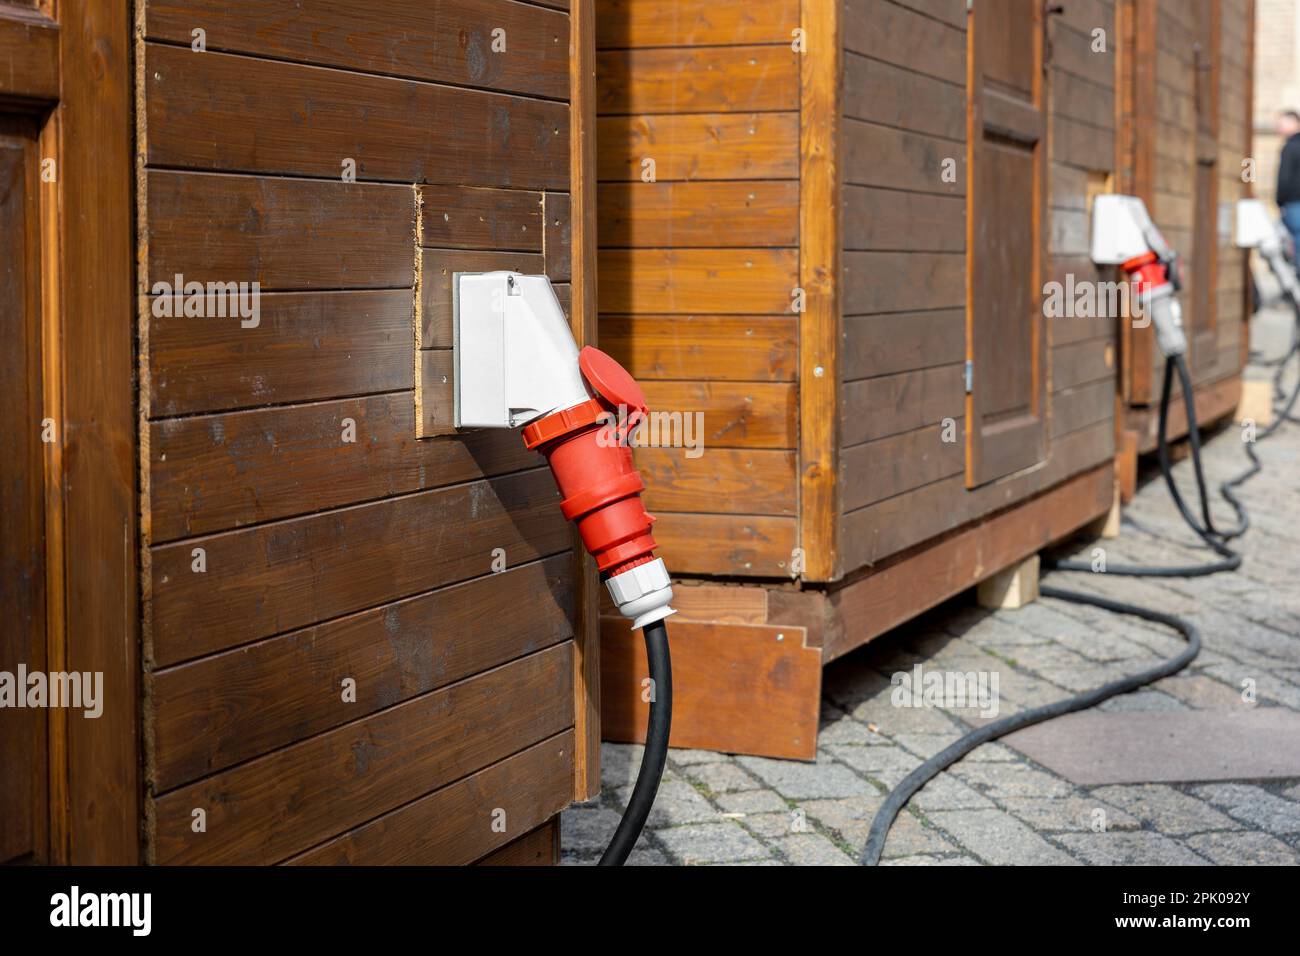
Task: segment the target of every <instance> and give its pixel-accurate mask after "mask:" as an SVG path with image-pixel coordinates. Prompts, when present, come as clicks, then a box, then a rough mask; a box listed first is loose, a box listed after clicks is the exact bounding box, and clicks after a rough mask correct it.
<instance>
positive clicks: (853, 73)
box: [843, 54, 966, 140]
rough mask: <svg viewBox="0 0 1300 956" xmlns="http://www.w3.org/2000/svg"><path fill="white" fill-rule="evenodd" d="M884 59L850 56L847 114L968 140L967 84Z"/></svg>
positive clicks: (846, 78)
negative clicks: (927, 73) (948, 81)
mask: <svg viewBox="0 0 1300 956" xmlns="http://www.w3.org/2000/svg"><path fill="white" fill-rule="evenodd" d="M908 67H909V69H902V68H900V67H897V66H892V65H891V64H889V63H885V62H883V61H882V60H873V59H869V58H867V57H865V56H858V55H857V54H850V55H848V56H846V57H845V58H844V93H843V101H844V115H845V116H848V117H852V118H853V119H859V120H867V121H869V122H872V123H879V124H881V125H884V126H892V127H895V128H897V129H905V130H911V131H913V132H916V133H929V134H930V135H932V136H939V137H942V138H944V139H952V140H964V139H965V138H966V94H965V91H964V90H963V89H962V87H961V86H957V85H955V84H953V83H947V82H944V81H943V80H938V79H935V78H934V77H931V76H927V75H925V73H924V72H920V73H918V72H916V69H917V68H920V69H922V70H924V69H925V63H922V62H913V63H911V64H908Z"/></svg>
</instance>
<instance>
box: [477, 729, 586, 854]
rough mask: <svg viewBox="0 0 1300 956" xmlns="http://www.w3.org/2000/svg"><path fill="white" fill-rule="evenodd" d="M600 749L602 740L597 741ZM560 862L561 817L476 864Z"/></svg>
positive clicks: (551, 820) (515, 840)
mask: <svg viewBox="0 0 1300 956" xmlns="http://www.w3.org/2000/svg"><path fill="white" fill-rule="evenodd" d="M596 745H597V746H596V749H597V750H598V751H599V749H600V746H599V745H600V741H599V740H598V741H596ZM559 862H560V818H559V816H558V815H557V816H554V817H551V819H550V820H549V821H548V822H547V823H544V824H542V825H541V826H540V827H538V828H537V829H536V830H533V831H532V832H531V833H526V834H524V835H523V836H521V837H518V838H517V839H514V840H511V841H510V842H509V843H507V844H506V845H505V846H503V847H502V848H501V849H499V850H496V851H494V852H492V853H489V854H488V855H487V856H485V857H483V859H481V860H479V861H478V862H476V863H475V864H474V865H475V866H554V865H555V864H557V863H559Z"/></svg>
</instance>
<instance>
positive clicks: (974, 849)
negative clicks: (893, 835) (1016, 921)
mask: <svg viewBox="0 0 1300 956" xmlns="http://www.w3.org/2000/svg"><path fill="white" fill-rule="evenodd" d="M926 816H927V818H928V819H929V820H930V821H931V822H932V823H933V824H934V825H935V826H937V827H939V828H940V829H941V830H943V831H945V832H946V833H947V834H948V835H949V836H951V838H952V839H953V840H955V841H956V842H957V844H958V845H959V846H961V847H963V848H964V849H966V850H969V851H970V852H971V853H973V854H974V855H975V856H976V857H978V858H980V859H982V860H986V861H987V862H989V863H993V864H995V865H999V866H1031V865H1032V866H1040V865H1047V866H1065V865H1073V864H1074V863H1076V862H1077V861H1075V860H1074V859H1073V858H1072V857H1070V855H1069V854H1067V853H1065V852H1063V851H1061V850H1058V849H1057V848H1056V847H1054V846H1052V845H1051V844H1050V843H1048V842H1047V841H1046V840H1044V839H1043V838H1042V837H1041V836H1039V835H1038V834H1037V833H1035V832H1034V831H1033V830H1031V829H1030V828H1029V827H1027V826H1025V824H1023V823H1021V822H1020V821H1019V820H1017V819H1016V818H1015V817H1013V816H1011V814H1009V813H1005V812H1003V811H1001V810H946V811H943V812H940V813H929V814H926Z"/></svg>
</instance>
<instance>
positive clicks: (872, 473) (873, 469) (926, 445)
mask: <svg viewBox="0 0 1300 956" xmlns="http://www.w3.org/2000/svg"><path fill="white" fill-rule="evenodd" d="M953 432H954V436H955V438H956V440H955V441H951V442H947V441H944V440H943V433H944V429H943V427H942V426H940V425H929V426H926V427H925V428H918V429H916V430H915V431H910V432H903V433H902V434H900V435H892V436H890V437H889V438H880V439H877V440H876V441H871V442H867V443H865V444H861V445H854V446H852V447H851V448H846V449H844V450H843V451H842V452H841V453H840V481H841V485H842V488H843V490H842V491H841V500H842V501H843V505H844V509H845V510H846V511H852V510H853V509H855V508H862V507H865V506H866V505H869V504H871V503H873V502H876V501H882V500H884V499H886V498H892V497H893V496H895V495H900V494H902V493H903V492H905V491H909V490H911V489H913V488H919V487H921V486H922V485H928V484H931V483H933V482H936V481H942V480H943V479H944V478H949V477H952V476H953V475H960V474H962V472H963V470H964V469H965V467H966V445H965V438H966V432H965V419H964V418H962V419H958V420H957V421H956V423H955V427H954V429H953Z"/></svg>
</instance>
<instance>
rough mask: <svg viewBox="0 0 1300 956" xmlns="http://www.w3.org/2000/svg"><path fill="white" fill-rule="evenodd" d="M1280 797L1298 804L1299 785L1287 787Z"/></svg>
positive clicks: (1299, 799)
mask: <svg viewBox="0 0 1300 956" xmlns="http://www.w3.org/2000/svg"><path fill="white" fill-rule="evenodd" d="M1282 796H1284V797H1286V798H1287V799H1288V800H1295V801H1297V802H1300V783H1297V784H1296V785H1295V786H1294V787H1287V788H1286V789H1285V790H1283V791H1282Z"/></svg>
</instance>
